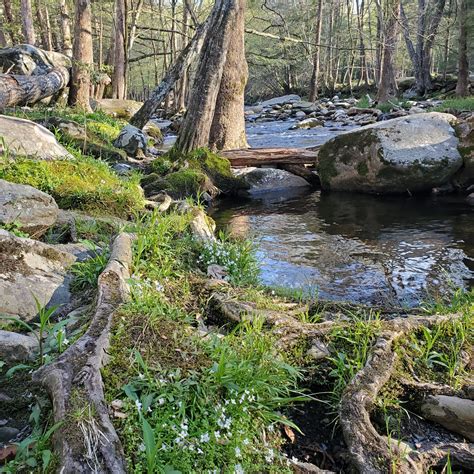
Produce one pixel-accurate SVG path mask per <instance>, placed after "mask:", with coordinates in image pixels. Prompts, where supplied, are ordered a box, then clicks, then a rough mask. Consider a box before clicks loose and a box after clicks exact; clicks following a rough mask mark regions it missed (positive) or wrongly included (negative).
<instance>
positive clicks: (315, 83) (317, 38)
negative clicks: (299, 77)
mask: <svg viewBox="0 0 474 474" xmlns="http://www.w3.org/2000/svg"><path fill="white" fill-rule="evenodd" d="M322 24H323V0H318V16H317V19H316V32H315V34H314V42H315V43H316V44H315V46H314V56H313V73H312V75H311V89H310V93H309V100H310V101H311V102H314V101H315V100H316V99H317V98H318V89H319V66H320V62H321V61H320V51H321V48H320V46H319V44H320V43H321V30H322Z"/></svg>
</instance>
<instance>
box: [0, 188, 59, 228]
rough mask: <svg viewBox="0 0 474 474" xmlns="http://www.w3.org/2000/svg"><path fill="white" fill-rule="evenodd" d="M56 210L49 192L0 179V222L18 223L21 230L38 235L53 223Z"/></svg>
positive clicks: (55, 217) (56, 213)
mask: <svg viewBox="0 0 474 474" xmlns="http://www.w3.org/2000/svg"><path fill="white" fill-rule="evenodd" d="M58 212H59V209H58V205H57V204H56V201H55V200H54V199H53V198H52V197H51V196H50V195H49V194H46V193H43V192H42V191H39V190H38V189H35V188H33V187H31V186H27V185H24V184H14V183H10V182H8V181H5V180H3V179H0V224H7V225H8V224H13V223H18V224H19V226H20V229H21V230H22V231H23V232H26V233H27V234H29V235H30V236H31V237H40V236H41V235H43V234H44V233H45V232H46V231H47V230H48V229H49V228H50V227H51V226H52V225H54V223H55V222H56V220H57V218H58Z"/></svg>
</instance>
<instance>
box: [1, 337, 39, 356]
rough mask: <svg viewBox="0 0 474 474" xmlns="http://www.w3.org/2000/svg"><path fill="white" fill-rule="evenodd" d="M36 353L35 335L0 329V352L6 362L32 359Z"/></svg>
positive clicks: (36, 341)
mask: <svg viewBox="0 0 474 474" xmlns="http://www.w3.org/2000/svg"><path fill="white" fill-rule="evenodd" d="M37 353H38V340H37V339H36V337H33V336H27V335H25V334H19V333H17V332H10V331H1V330H0V354H1V355H2V356H1V358H2V360H3V361H5V362H6V363H7V364H13V363H14V364H16V363H18V362H26V361H29V360H34V359H35V357H36V354H37Z"/></svg>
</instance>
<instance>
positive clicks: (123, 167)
mask: <svg viewBox="0 0 474 474" xmlns="http://www.w3.org/2000/svg"><path fill="white" fill-rule="evenodd" d="M112 169H113V170H114V171H115V172H116V173H117V174H118V175H120V176H126V175H128V174H130V173H131V172H132V171H133V168H132V167H131V166H130V165H127V163H115V165H113V166H112Z"/></svg>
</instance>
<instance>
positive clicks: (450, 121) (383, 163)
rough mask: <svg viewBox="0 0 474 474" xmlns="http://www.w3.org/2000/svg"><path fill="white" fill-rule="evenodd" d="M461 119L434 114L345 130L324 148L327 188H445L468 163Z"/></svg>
mask: <svg viewBox="0 0 474 474" xmlns="http://www.w3.org/2000/svg"><path fill="white" fill-rule="evenodd" d="M455 122H456V118H455V117H454V116H452V115H449V114H442V113H438V112H430V113H423V114H418V115H411V116H407V117H401V118H396V119H393V120H387V121H385V122H378V123H376V124H373V125H368V126H366V127H362V128H360V129H358V130H353V131H349V132H346V133H343V134H341V135H339V136H337V137H335V138H333V139H331V140H329V141H328V142H327V143H325V144H324V145H323V146H322V147H321V149H320V151H319V175H320V178H321V184H322V187H323V189H333V190H341V191H359V192H367V193H381V194H389V193H406V192H407V191H409V192H420V191H430V190H431V189H432V188H435V187H438V186H441V185H442V184H444V183H446V182H447V181H449V179H450V178H451V177H452V176H453V175H454V174H455V173H456V171H457V170H459V168H460V167H461V166H462V158H461V155H460V153H459V151H458V149H457V145H458V139H457V137H456V135H455V133H454V129H453V127H452V125H454V123H455Z"/></svg>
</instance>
